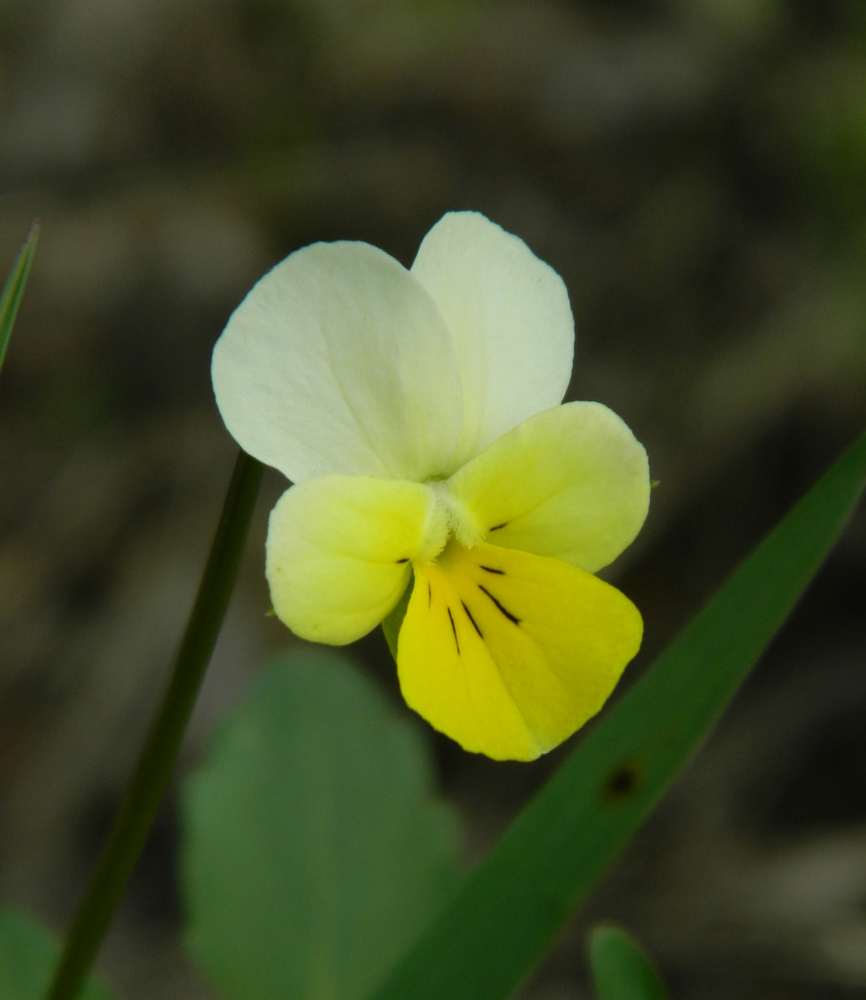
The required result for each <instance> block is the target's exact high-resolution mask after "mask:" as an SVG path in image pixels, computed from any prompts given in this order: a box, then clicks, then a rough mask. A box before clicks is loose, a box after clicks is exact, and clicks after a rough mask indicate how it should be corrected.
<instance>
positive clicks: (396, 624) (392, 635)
mask: <svg viewBox="0 0 866 1000" xmlns="http://www.w3.org/2000/svg"><path fill="white" fill-rule="evenodd" d="M414 586H415V580H414V579H413V580H412V582H411V583H410V584H409V586H408V587H407V588H406V589H405V590H404V591H403V596H402V597H401V598H400V600H399V601H397V603H396V605H395V606H394V610H393V611H391V613H390V614H388V615H387V617H386V618H385V619H384V621H383V622H382V632H383V633H384V636H385V642H387V643H388V649H390V650H391V656H393V657H394V662H395V663H396V662H397V639H398V638H399V636H400V629H401V627H402V625H403V619H404V618H405V617H406V612H407V611H408V610H409V598H410V597H411V596H412V588H413V587H414Z"/></svg>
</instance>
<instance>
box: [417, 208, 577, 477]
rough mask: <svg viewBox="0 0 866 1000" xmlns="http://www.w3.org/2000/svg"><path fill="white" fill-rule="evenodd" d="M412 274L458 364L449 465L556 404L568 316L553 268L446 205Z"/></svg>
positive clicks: (570, 343) (567, 356) (565, 365)
mask: <svg viewBox="0 0 866 1000" xmlns="http://www.w3.org/2000/svg"><path fill="white" fill-rule="evenodd" d="M412 274H414V275H415V276H416V277H417V278H418V280H419V281H420V282H421V283H422V284H423V285H424V286H425V287H426V288H427V289H429V291H430V293H431V294H432V296H433V298H434V299H435V300H436V302H437V303H438V305H439V308H440V310H441V311H442V315H443V316H444V317H445V322H446V323H447V324H448V326H449V328H450V330H451V334H452V336H453V337H454V345H455V348H456V350H457V358H458V360H459V362H460V369H461V376H462V385H463V406H464V410H463V432H462V435H461V439H460V444H459V446H458V451H457V454H456V456H455V461H454V463H453V466H452V471H453V469H456V468H459V467H460V465H462V464H463V462H465V461H466V460H467V459H469V458H472V456H473V455H477V454H478V453H479V452H481V451H483V450H484V448H486V447H487V445H489V444H490V443H491V442H493V441H495V440H496V438H498V437H500V436H501V435H502V434H504V433H505V432H506V431H508V430H510V429H511V428H512V427H515V426H516V425H517V424H519V423H520V422H521V421H522V420H525V419H526V418H527V417H530V416H532V415H533V414H535V413H538V412H540V411H541V410H546V409H548V408H550V407H551V406H556V405H557V404H558V403H560V402H561V401H562V397H563V396H564V395H565V390H566V389H567V388H568V381H569V378H570V376H571V363H572V358H573V354H574V320H573V319H572V315H571V307H570V305H569V302H568V292H567V291H566V289H565V285H564V284H563V281H562V279H561V278H560V277H559V275H558V274H557V273H556V272H555V271H554V270H553V269H552V268H551V267H549V266H548V265H547V264H545V263H544V262H543V261H541V260H539V259H538V258H537V257H536V256H535V254H533V253H532V251H531V250H530V249H529V247H527V246H526V244H525V243H524V242H523V241H522V240H520V239H518V238H517V237H516V236H512V235H511V234H510V233H506V232H505V231H504V230H503V229H501V228H500V227H499V226H497V225H495V224H494V223H492V222H490V221H489V220H488V219H486V218H485V217H484V216H483V215H479V214H478V213H477V212H451V213H449V214H448V215H446V216H444V218H442V219H441V220H440V221H439V222H437V223H436V225H435V226H434V227H433V228H432V229H431V230H430V232H429V233H428V234H427V235H426V236H425V237H424V241H423V242H422V244H421V247H420V248H419V250H418V256H417V257H416V258H415V263H414V264H413V265H412Z"/></svg>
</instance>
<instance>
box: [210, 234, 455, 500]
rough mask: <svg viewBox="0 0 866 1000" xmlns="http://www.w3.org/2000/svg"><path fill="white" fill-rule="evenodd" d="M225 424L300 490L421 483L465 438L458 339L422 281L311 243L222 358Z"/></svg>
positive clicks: (359, 250)
mask: <svg viewBox="0 0 866 1000" xmlns="http://www.w3.org/2000/svg"><path fill="white" fill-rule="evenodd" d="M212 375H213V384H214V392H215V395H216V400H217V405H218V406H219V409H220V413H221V414H222V417H223V420H224V421H225V423H226V426H227V427H228V429H229V431H230V432H231V434H232V435H233V436H234V438H235V440H236V441H237V442H238V443H239V444H240V445H241V447H242V448H244V449H245V450H246V451H248V452H249V453H250V454H251V455H253V456H255V457H256V458H258V459H260V460H261V461H262V462H265V463H267V464H268V465H272V466H274V467H276V468H277V469H279V470H280V471H281V472H283V473H285V475H286V476H288V477H289V479H291V480H293V481H294V482H300V481H302V480H305V479H309V478H311V477H313V476H320V475H324V474H326V473H330V472H340V473H347V474H360V475H373V476H381V477H385V478H400V479H411V480H416V481H417V480H423V479H426V478H427V477H429V476H434V475H440V474H442V473H443V471H445V469H446V467H447V466H449V465H450V463H451V460H452V456H453V452H454V449H455V446H456V444H457V441H458V438H459V435H460V423H461V413H462V400H461V387H460V371H459V367H458V363H457V358H456V355H455V351H454V347H453V344H452V340H451V335H450V333H449V331H448V328H447V326H446V325H445V322H444V320H443V318H442V316H441V313H440V311H439V309H438V308H437V306H436V303H435V302H434V301H433V299H432V298H431V296H430V294H429V293H428V292H427V291H426V290H425V289H424V288H423V286H422V285H421V284H420V282H419V281H418V280H417V279H416V278H414V277H413V276H412V275H411V274H410V273H409V272H408V271H407V270H406V269H405V268H404V267H403V266H402V265H401V264H399V263H398V262H397V261H396V260H394V259H393V258H392V257H389V256H388V254H386V253H384V252H383V251H381V250H378V249H376V248H375V247H372V246H369V245H368V244H366V243H350V242H342V243H315V244H313V245H312V246H308V247H304V248H303V249H302V250H298V251H297V252H296V253H293V254H291V255H290V256H289V257H287V258H286V259H285V260H284V261H282V263H280V264H278V265H277V266H276V267H275V268H274V269H273V270H272V271H270V272H269V273H268V274H266V275H265V276H264V277H263V278H262V279H261V280H260V281H259V282H258V284H256V285H255V287H254V288H253V289H252V291H251V292H250V293H249V295H247V297H246V298H245V299H244V301H243V302H242V303H241V304H240V306H238V308H237V309H236V310H235V312H234V314H233V315H232V317H231V318H230V320H229V322H228V325H227V326H226V328H225V330H224V332H223V334H222V336H221V337H220V339H219V340H218V341H217V344H216V347H215V348H214V353H213V364H212Z"/></svg>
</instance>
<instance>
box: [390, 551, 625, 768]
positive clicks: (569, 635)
mask: <svg viewBox="0 0 866 1000" xmlns="http://www.w3.org/2000/svg"><path fill="white" fill-rule="evenodd" d="M414 569H415V588H414V591H413V593H412V598H411V600H410V602H409V609H408V611H407V613H406V618H405V619H404V621H403V627H402V629H401V631H400V638H399V643H398V653H397V667H398V673H399V677H400V686H401V688H402V691H403V696H404V698H405V699H406V702H407V703H408V704H409V705H410V707H412V708H413V709H415V711H417V712H418V713H419V714H420V715H422V716H423V717H424V718H425V719H427V721H428V722H430V723H431V725H433V726H434V727H435V728H436V729H438V730H440V731H441V732H443V733H445V734H446V735H448V736H450V737H451V738H452V739H454V740H456V741H457V742H458V743H459V744H460V745H461V746H462V747H463V748H464V749H466V750H470V751H473V752H476V753H483V754H486V755H487V756H488V757H493V758H495V759H497V760H508V759H514V760H533V759H534V758H536V757H538V756H539V755H540V754H542V753H546V752H547V751H548V750H552V749H553V748H554V747H555V746H558V745H559V744H560V743H561V742H562V741H563V740H564V739H566V738H567V737H569V736H570V735H571V734H572V733H573V732H574V731H575V730H576V729H579V728H580V726H582V725H583V724H584V723H585V722H586V721H587V719H589V718H591V717H592V716H593V715H595V713H596V712H597V711H598V710H599V709H600V708H601V706H602V705H603V704H604V702H605V701H606V700H607V698H608V696H609V695H610V693H611V691H612V690H613V688H614V686H615V685H616V682H617V681H618V680H619V677H620V675H621V674H622V672H623V670H624V669H625V666H626V664H627V663H628V662H629V660H631V659H632V657H633V656H634V655H635V654H636V653H637V651H638V649H639V648H640V643H641V638H642V636H643V623H642V621H641V617H640V613H639V612H638V610H637V608H636V607H635V606H634V605H633V604H632V603H631V601H629V600H628V598H627V597H625V596H624V595H623V594H621V593H620V592H619V591H618V590H616V588H614V587H612V586H610V584H607V583H605V582H604V581H603V580H599V579H598V578H597V577H594V576H591V575H590V574H589V573H586V572H584V571H583V570H580V569H577V568H576V567H574V566H571V565H569V564H568V563H564V562H561V561H559V560H556V559H548V558H545V557H542V556H535V555H530V554H529V553H526V552H520V551H517V550H513V549H503V548H499V547H497V546H492V545H486V544H481V545H476V546H474V547H473V548H471V549H467V548H464V547H463V546H461V545H460V544H459V543H457V542H456V541H453V540H452V541H451V542H450V543H449V545H448V547H447V548H446V549H445V551H444V552H443V553H442V555H441V556H440V557H439V558H438V559H437V560H436V561H435V562H433V563H426V564H416V565H415V567H414Z"/></svg>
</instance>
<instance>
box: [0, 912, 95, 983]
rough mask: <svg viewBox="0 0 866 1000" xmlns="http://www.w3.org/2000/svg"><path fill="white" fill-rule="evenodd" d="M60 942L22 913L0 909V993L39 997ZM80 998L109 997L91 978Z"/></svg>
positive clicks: (58, 950) (50, 970)
mask: <svg viewBox="0 0 866 1000" xmlns="http://www.w3.org/2000/svg"><path fill="white" fill-rule="evenodd" d="M59 954H60V942H59V941H57V940H56V938H55V937H54V935H53V934H51V933H50V932H49V931H47V930H46V929H45V928H44V927H43V926H42V925H41V924H39V923H37V922H36V921H35V920H33V919H32V918H31V917H28V916H26V915H25V914H23V913H17V912H16V911H14V910H0V997H3V1000H40V998H41V997H42V996H43V995H44V994H45V990H46V988H47V987H48V982H49V980H50V979H51V972H52V970H53V968H54V966H55V965H56V964H57V957H58V955H59ZM81 1000H111V996H110V994H109V993H108V991H107V990H105V989H104V988H103V987H102V986H101V985H100V984H99V983H98V982H97V981H96V980H95V979H93V978H90V979H88V981H87V983H86V984H85V985H84V987H83V992H82V994H81Z"/></svg>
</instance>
